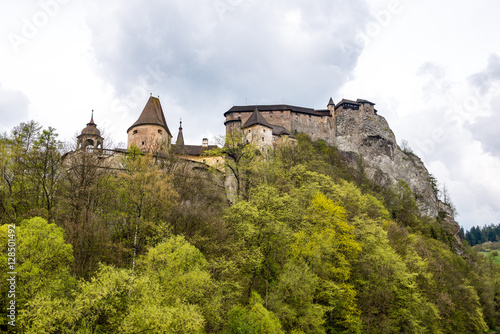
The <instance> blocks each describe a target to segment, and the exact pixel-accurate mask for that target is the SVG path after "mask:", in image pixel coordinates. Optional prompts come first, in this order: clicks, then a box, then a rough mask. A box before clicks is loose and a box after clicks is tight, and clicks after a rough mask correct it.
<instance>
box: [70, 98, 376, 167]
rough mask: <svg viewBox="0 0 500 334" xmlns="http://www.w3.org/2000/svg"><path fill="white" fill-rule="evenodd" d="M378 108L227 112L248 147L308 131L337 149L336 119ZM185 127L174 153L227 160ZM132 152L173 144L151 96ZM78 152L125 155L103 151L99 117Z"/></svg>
mask: <svg viewBox="0 0 500 334" xmlns="http://www.w3.org/2000/svg"><path fill="white" fill-rule="evenodd" d="M374 105H375V104H374V103H372V102H370V101H367V100H361V99H358V100H356V101H351V100H346V99H342V100H341V101H340V102H339V103H337V104H336V105H335V103H334V102H333V100H332V98H330V101H329V103H328V105H327V108H326V109H320V110H316V109H311V108H304V107H297V106H291V105H285V104H281V105H256V106H233V107H232V108H231V109H229V110H228V111H226V112H225V113H224V117H225V122H224V125H225V126H226V136H229V135H230V134H231V133H234V132H239V133H242V134H243V140H244V141H246V143H254V144H256V145H257V146H258V147H261V148H263V147H266V146H267V147H272V146H274V145H279V144H282V143H289V142H295V134H296V133H299V132H302V133H305V134H307V135H309V136H310V137H311V139H312V140H323V141H325V143H326V144H328V145H334V144H335V143H336V137H337V126H336V121H335V120H336V117H337V115H339V114H342V113H343V112H344V111H349V112H350V113H359V114H360V115H376V114H377V111H376V109H374ZM182 130H183V129H182V122H181V124H180V126H179V131H178V134H177V140H176V142H175V144H174V145H175V146H174V150H173V152H174V153H175V154H176V155H177V156H179V157H181V158H183V159H185V160H190V161H194V162H199V163H204V164H207V165H211V166H213V165H215V164H217V163H219V162H221V161H222V159H223V158H222V157H207V156H205V155H204V154H203V153H204V152H206V151H207V150H210V149H213V148H216V147H217V146H216V145H208V139H207V138H203V140H202V145H186V144H185V143H184V135H183V133H182ZM127 137H128V140H127V149H130V148H131V147H132V146H136V147H138V148H139V149H140V150H141V151H142V152H155V153H161V152H164V151H167V150H169V149H170V148H171V145H172V138H173V136H172V133H171V132H170V129H169V127H168V125H167V122H166V119H165V114H164V112H163V109H162V106H161V103H160V100H159V98H157V97H154V96H150V97H149V99H148V101H147V103H146V105H145V107H144V109H143V110H142V112H141V114H140V115H139V118H138V119H137V120H136V121H135V122H134V123H133V124H132V125H131V126H130V127H129V128H128V129H127ZM77 149H78V150H87V151H89V150H90V151H93V152H100V153H101V154H104V155H106V154H108V155H109V154H111V155H113V154H120V153H121V154H123V153H124V152H125V150H120V149H115V150H109V149H106V150H105V149H104V148H103V138H102V137H101V134H100V131H99V130H98V129H97V125H96V124H95V123H94V118H93V114H92V117H91V119H90V122H89V123H87V126H86V127H85V128H84V129H83V130H82V132H81V134H80V135H79V136H78V137H77Z"/></svg>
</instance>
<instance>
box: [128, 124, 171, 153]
mask: <svg viewBox="0 0 500 334" xmlns="http://www.w3.org/2000/svg"><path fill="white" fill-rule="evenodd" d="M127 135H128V148H130V146H131V145H132V144H135V145H136V146H137V147H139V149H140V150H141V151H143V152H155V151H158V148H160V145H163V144H165V143H166V144H167V145H169V144H170V141H171V137H170V135H169V134H168V132H167V131H166V130H165V128H163V127H162V126H159V125H155V124H149V125H138V126H134V127H133V128H131V129H130V130H129V131H128V133H127Z"/></svg>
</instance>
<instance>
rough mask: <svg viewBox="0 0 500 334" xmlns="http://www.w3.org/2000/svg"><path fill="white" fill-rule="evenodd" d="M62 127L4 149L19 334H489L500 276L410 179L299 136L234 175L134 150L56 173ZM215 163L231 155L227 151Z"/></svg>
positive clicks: (15, 136) (0, 204) (25, 130)
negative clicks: (385, 179)
mask: <svg viewBox="0 0 500 334" xmlns="http://www.w3.org/2000/svg"><path fill="white" fill-rule="evenodd" d="M61 150H62V149H61V143H59V142H58V140H57V135H56V133H55V130H54V129H48V130H42V129H40V127H39V126H38V125H37V124H36V123H33V122H31V123H28V124H21V125H20V126H18V127H16V128H15V129H14V130H13V131H12V133H11V134H9V135H3V136H2V137H1V138H0V171H1V173H2V174H1V179H0V182H1V183H0V212H1V215H0V223H1V224H2V226H1V227H0V230H1V231H0V244H1V245H2V249H3V250H4V251H3V252H2V253H1V254H0V276H1V277H0V279H1V280H2V282H6V279H7V278H8V274H7V273H8V272H9V271H10V269H9V268H8V267H7V256H8V253H7V252H6V251H5V250H6V249H7V244H8V240H9V239H8V235H9V234H8V228H9V227H8V225H9V224H14V223H16V238H17V239H16V243H17V246H16V247H17V249H16V260H17V264H16V266H17V267H16V271H17V290H16V298H15V301H16V309H17V310H18V313H17V315H16V327H15V328H12V326H9V325H8V324H7V322H8V321H9V318H8V317H7V304H8V303H9V301H10V299H8V297H7V290H8V289H9V287H8V285H6V284H2V285H0V289H1V293H0V304H1V305H2V309H1V311H0V312H1V314H0V326H1V329H2V330H3V331H11V332H14V329H15V330H16V331H17V332H18V333H227V334H229V333H235V334H236V333H294V334H299V333H485V332H486V331H487V330H488V329H489V328H494V327H495V326H496V325H497V323H498V321H499V316H500V313H499V305H498V303H499V299H500V285H499V278H500V273H499V267H498V266H497V264H495V263H493V261H492V260H491V259H489V258H488V257H485V256H482V255H481V254H479V253H477V252H476V251H474V250H472V249H471V248H470V247H468V246H466V245H465V246H461V247H462V248H461V249H460V254H461V255H458V254H457V253H458V252H457V250H456V244H453V240H454V238H453V236H452V235H449V234H448V233H447V232H446V231H445V230H443V228H442V227H441V225H440V223H439V221H437V220H435V219H431V218H428V217H421V216H420V214H419V210H418V208H417V205H416V204H415V198H414V196H413V194H412V192H411V191H410V189H409V187H408V186H407V185H406V184H405V183H404V182H402V181H401V182H399V183H398V184H396V185H395V186H393V187H391V188H386V189H383V188H381V187H379V186H377V185H376V184H374V183H372V182H370V181H369V180H368V179H367V178H366V177H365V176H364V174H363V172H362V168H358V169H357V170H352V169H350V168H348V167H347V166H346V165H345V164H344V163H343V162H342V159H341V157H340V154H339V152H338V151H337V149H336V148H335V147H327V146H326V145H325V144H324V143H322V142H311V141H310V140H309V139H308V138H307V137H304V136H299V137H298V145H297V146H283V147H280V148H277V149H275V150H272V151H269V152H266V153H265V154H264V153H262V152H261V151H260V150H258V149H256V148H255V147H254V146H252V145H245V146H241V145H232V146H231V145H229V146H227V147H225V148H221V151H224V153H226V154H228V155H230V156H232V157H233V158H235V159H234V160H228V163H229V162H230V163H231V169H232V170H233V171H234V172H235V173H234V174H235V178H236V182H237V187H236V189H237V192H236V197H235V200H234V202H233V203H229V201H228V200H227V198H226V195H225V188H224V186H223V182H222V181H221V175H220V172H218V171H216V170H214V171H207V170H201V169H196V168H195V169H193V168H192V167H191V165H189V164H186V163H185V162H183V161H182V160H178V159H176V158H175V157H173V156H172V157H170V158H166V159H161V160H158V159H156V158H155V157H153V156H151V155H140V154H137V152H130V154H129V155H128V156H127V157H126V158H124V159H123V167H124V168H123V170H110V169H107V168H103V167H105V166H102V160H100V159H99V158H98V157H97V156H95V155H93V154H83V153H82V154H80V155H78V156H77V158H75V159H74V161H72V163H71V165H68V166H62V164H61ZM219 153H220V152H219Z"/></svg>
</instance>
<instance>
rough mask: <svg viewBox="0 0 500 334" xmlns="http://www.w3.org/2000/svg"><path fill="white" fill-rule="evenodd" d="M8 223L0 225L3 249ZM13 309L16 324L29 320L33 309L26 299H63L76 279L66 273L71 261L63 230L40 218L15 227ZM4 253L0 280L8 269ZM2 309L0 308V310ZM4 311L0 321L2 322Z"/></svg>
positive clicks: (3, 278)
mask: <svg viewBox="0 0 500 334" xmlns="http://www.w3.org/2000/svg"><path fill="white" fill-rule="evenodd" d="M7 229H8V226H7V225H2V226H1V227H0V244H1V245H2V246H1V247H2V249H7V242H8V237H7V236H8V233H7ZM15 231H16V252H15V257H16V262H17V264H16V268H15V271H16V272H17V275H16V290H17V291H16V298H15V300H16V308H17V310H18V311H20V313H19V319H18V320H19V321H18V323H19V324H23V323H27V324H29V323H30V322H31V320H30V319H31V312H32V311H33V308H32V307H31V306H32V304H30V302H31V301H32V300H34V299H42V300H43V299H44V298H45V297H44V296H51V297H53V298H61V299H64V298H65V297H66V296H67V295H68V294H69V293H70V291H71V290H72V289H73V288H74V286H75V284H76V280H75V279H74V278H73V277H72V276H71V274H70V266H71V264H72V262H73V255H72V247H71V245H69V244H67V243H66V242H65V240H64V232H63V230H62V229H61V228H60V227H58V226H56V225H55V224H49V223H47V221H46V220H45V219H43V218H40V217H35V218H31V219H29V220H24V221H22V222H21V223H20V224H19V225H18V226H16V229H15ZM6 255H7V254H6V253H2V254H0V266H1V270H2V271H1V275H2V277H1V279H2V281H6V279H7V275H8V272H11V271H12V268H7V267H6V266H7V258H6ZM6 288H7V286H6V285H4V284H2V294H1V297H0V298H1V301H2V303H1V304H2V305H5V303H6V301H7V300H6V298H7V294H6V290H5V289H6ZM3 310H5V308H3V309H2V313H3V312H5V311H3ZM5 319H6V317H5V314H4V315H2V321H5Z"/></svg>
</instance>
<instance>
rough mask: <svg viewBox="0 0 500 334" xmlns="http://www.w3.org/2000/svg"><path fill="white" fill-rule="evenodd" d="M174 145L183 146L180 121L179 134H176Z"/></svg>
mask: <svg viewBox="0 0 500 334" xmlns="http://www.w3.org/2000/svg"><path fill="white" fill-rule="evenodd" d="M175 145H184V135H183V134H182V121H180V125H179V133H178V134H177V140H176V141H175Z"/></svg>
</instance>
